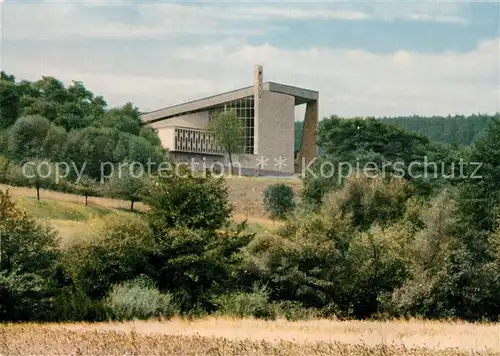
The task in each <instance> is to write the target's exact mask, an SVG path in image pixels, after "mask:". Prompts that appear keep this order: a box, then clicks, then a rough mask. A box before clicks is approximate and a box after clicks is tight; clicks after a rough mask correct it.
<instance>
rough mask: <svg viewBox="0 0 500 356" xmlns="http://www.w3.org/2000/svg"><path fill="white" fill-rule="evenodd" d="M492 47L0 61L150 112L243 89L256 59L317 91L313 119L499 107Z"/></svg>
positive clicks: (276, 75) (234, 48) (154, 53)
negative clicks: (71, 82)
mask: <svg viewBox="0 0 500 356" xmlns="http://www.w3.org/2000/svg"><path fill="white" fill-rule="evenodd" d="M499 43H500V39H494V40H489V41H484V42H482V43H480V44H479V45H478V47H477V48H476V49H475V50H473V51H470V52H466V53H455V52H445V53H441V54H421V53H413V52H408V51H398V52H395V53H391V54H373V53H368V52H365V51H361V50H354V51H352V50H333V49H326V48H310V49H304V50H285V49H281V48H277V47H274V46H271V45H269V44H266V45H262V46H251V45H242V46H238V45H237V42H236V41H226V42H223V43H219V44H207V45H205V46H198V47H195V46H184V47H181V46H177V47H176V48H175V51H172V50H170V49H167V48H169V46H168V45H166V46H165V48H163V47H155V48H152V49H151V51H150V52H148V53H139V52H133V51H132V52H130V55H129V56H124V55H123V53H121V52H113V51H108V52H105V53H103V55H101V56H99V52H91V51H92V50H94V51H98V50H97V49H96V48H90V47H89V48H79V49H78V47H75V48H76V49H74V50H73V52H72V53H67V54H64V53H61V54H62V55H60V56H56V54H57V51H55V50H54V51H52V52H50V51H47V50H45V51H44V50H43V48H41V49H40V52H39V53H38V55H34V54H32V55H29V56H26V57H24V58H19V57H18V56H13V57H9V54H8V53H6V54H4V64H5V70H7V71H8V72H11V73H14V74H15V75H17V76H18V77H26V78H29V79H32V80H33V79H36V78H38V77H39V76H40V75H42V74H44V75H54V76H56V77H58V78H61V79H64V80H66V81H69V80H71V79H78V80H82V81H84V83H85V84H86V85H88V87H89V88H90V89H91V90H93V91H94V92H95V93H97V94H102V95H104V96H105V97H106V98H108V100H109V101H110V103H111V104H113V105H120V104H123V103H124V102H126V101H132V102H134V103H136V104H137V105H139V106H140V107H141V109H143V110H154V109H158V108H161V107H165V106H168V105H173V104H177V103H179V102H183V101H187V100H192V99H196V98H199V97H203V96H205V95H211V94H216V93H217V92H220V91H226V90H232V89H235V88H238V87H242V86H246V85H251V84H252V80H253V68H252V66H253V65H254V64H257V63H259V64H262V65H263V66H264V79H265V80H272V81H278V82H282V83H285V84H290V85H297V86H302V87H305V88H310V89H315V90H318V91H319V92H320V114H321V115H322V116H326V115H330V114H338V115H345V116H355V115H362V116H365V115H366V116H369V115H374V116H382V115H409V114H422V115H433V114H441V115H447V114H454V113H464V114H467V113H472V112H495V111H498V110H500V97H499V91H498V88H499V77H498V76H499V69H498V63H499ZM33 53H35V52H33ZM83 53H87V59H86V63H85V64H84V62H83ZM91 53H93V55H91ZM40 60H42V62H40Z"/></svg>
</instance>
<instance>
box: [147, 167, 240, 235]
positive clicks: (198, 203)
mask: <svg viewBox="0 0 500 356" xmlns="http://www.w3.org/2000/svg"><path fill="white" fill-rule="evenodd" d="M144 202H145V203H146V204H147V205H148V206H149V207H150V208H151V211H152V212H151V214H150V218H151V219H152V224H153V225H155V226H158V228H161V229H164V228H172V227H181V226H182V227H187V228H188V229H210V230H215V229H219V228H222V227H224V226H226V225H227V224H228V223H229V221H230V218H231V212H232V206H231V204H230V203H229V201H228V189H227V185H226V183H225V181H224V180H223V179H222V178H221V177H219V178H217V177H213V176H212V175H211V174H210V173H209V172H207V173H199V174H196V173H195V172H193V171H191V170H190V169H189V168H187V167H185V166H183V165H179V166H176V167H175V170H174V172H172V173H171V174H170V175H169V176H166V175H158V176H154V177H153V181H152V184H150V185H149V190H148V192H147V194H146V196H145V201H144Z"/></svg>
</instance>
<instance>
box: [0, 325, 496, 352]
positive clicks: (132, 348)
mask: <svg viewBox="0 0 500 356" xmlns="http://www.w3.org/2000/svg"><path fill="white" fill-rule="evenodd" d="M0 354H2V355H26V354H30V355H35V354H36V355H68V354H71V355H78V354H80V355H81V354H94V355H97V354H100V355H103V354H105V355H123V354H136V355H289V356H292V355H297V356H298V355H353V356H362V355H423V356H425V355H450V356H451V355H499V354H500V325H499V324H467V323H444V322H425V321H408V322H406V321H391V322H362V321H358V322H353V321H349V322H340V321H326V320H317V321H307V322H288V321H283V320H278V321H260V320H248V319H247V320H232V319H215V318H208V319H201V320H195V321H187V320H173V321H168V322H128V323H98V324H45V325H36V324H19V325H7V326H5V327H2V328H0Z"/></svg>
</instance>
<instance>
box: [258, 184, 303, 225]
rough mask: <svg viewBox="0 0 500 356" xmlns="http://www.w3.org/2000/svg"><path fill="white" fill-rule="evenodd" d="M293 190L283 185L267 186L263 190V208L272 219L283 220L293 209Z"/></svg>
mask: <svg viewBox="0 0 500 356" xmlns="http://www.w3.org/2000/svg"><path fill="white" fill-rule="evenodd" d="M293 198H294V193H293V189H292V188H291V187H290V186H288V185H286V184H284V183H276V184H272V185H269V186H268V187H267V188H266V190H264V208H265V210H266V212H267V213H268V214H269V215H270V216H271V218H273V219H280V220H283V219H285V218H286V216H287V215H288V214H289V213H291V212H292V211H293V209H294V207H295V202H294V200H293Z"/></svg>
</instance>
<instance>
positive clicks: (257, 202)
mask: <svg viewBox="0 0 500 356" xmlns="http://www.w3.org/2000/svg"><path fill="white" fill-rule="evenodd" d="M228 182H229V189H230V196H231V198H232V202H233V203H234V205H235V214H234V215H233V220H234V221H235V224H236V223H239V222H242V221H244V220H247V223H248V231H250V232H256V233H258V232H262V231H265V230H274V229H276V228H278V227H279V226H280V224H279V223H275V222H273V221H271V220H269V219H268V218H266V217H265V216H264V214H263V213H262V211H263V207H262V197H261V194H262V193H257V192H259V191H260V192H262V191H263V190H264V189H265V187H266V186H267V185H268V184H270V183H272V182H273V181H272V180H269V179H258V178H232V179H229V180H228ZM293 183H295V185H296V188H297V182H293ZM0 189H2V190H6V189H8V190H9V192H10V193H11V195H12V197H13V198H14V200H15V201H16V203H17V204H18V205H19V206H20V207H21V208H23V209H24V210H26V211H27V212H28V213H29V214H30V215H31V216H33V217H35V218H38V219H40V220H42V221H45V222H47V223H49V224H50V225H52V226H53V227H54V228H55V229H56V230H57V231H58V232H59V235H60V236H61V239H62V243H63V245H65V244H67V243H70V242H73V241H77V240H81V239H85V238H87V236H89V234H91V233H92V232H93V231H96V230H97V229H99V228H100V227H101V226H102V223H103V219H105V217H106V215H108V214H111V213H117V212H119V213H120V214H124V215H127V214H129V215H130V214H133V213H131V212H129V211H128V210H127V209H128V208H129V203H128V202H125V201H121V200H116V199H108V198H94V197H93V198H89V205H88V206H85V205H84V202H85V200H84V198H83V197H81V196H78V195H73V194H65V193H60V192H54V191H46V190H41V193H40V197H41V200H40V201H37V200H36V198H35V197H36V192H35V190H34V189H31V188H22V187H9V186H6V185H0ZM242 207H249V209H245V210H246V211H245V212H242V210H241V209H242ZM238 208H239V209H238ZM136 209H137V210H138V211H139V212H140V211H144V210H145V209H146V207H145V206H144V205H142V204H136ZM249 212H253V213H254V214H256V215H251V214H249Z"/></svg>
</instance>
